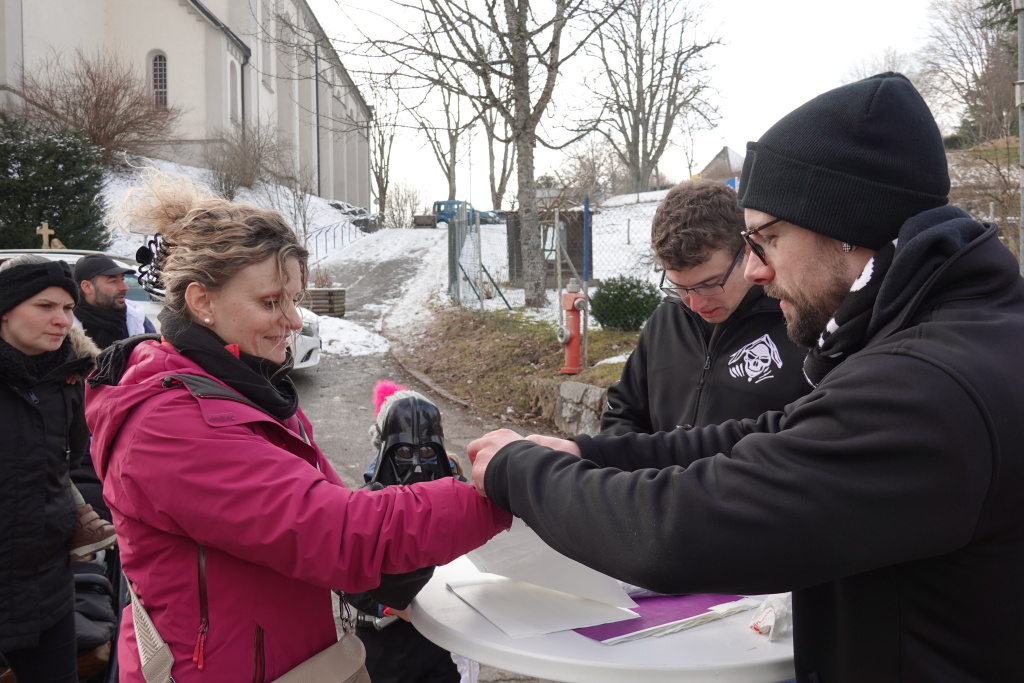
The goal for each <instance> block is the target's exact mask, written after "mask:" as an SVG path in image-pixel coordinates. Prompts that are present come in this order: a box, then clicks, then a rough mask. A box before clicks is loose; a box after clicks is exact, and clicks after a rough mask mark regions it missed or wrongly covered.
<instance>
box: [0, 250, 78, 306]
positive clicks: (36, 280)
mask: <svg viewBox="0 0 1024 683" xmlns="http://www.w3.org/2000/svg"><path fill="white" fill-rule="evenodd" d="M47 287H63V288H64V289H66V290H67V292H68V294H70V295H71V298H72V299H74V300H75V304H76V305H77V304H78V283H77V282H75V278H74V277H72V275H71V267H70V266H69V265H68V264H67V263H65V262H64V261H47V262H46V263H20V264H18V265H16V266H8V267H7V268H4V269H3V270H0V315H3V314H4V313H6V312H7V311H9V310H11V309H12V308H14V307H15V306H17V305H18V304H20V303H21V302H22V301H24V300H25V299H27V298H29V297H30V296H34V295H36V294H38V293H39V292H41V291H43V290H44V289H46V288H47Z"/></svg>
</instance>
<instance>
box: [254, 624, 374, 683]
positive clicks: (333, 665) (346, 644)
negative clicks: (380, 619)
mask: <svg viewBox="0 0 1024 683" xmlns="http://www.w3.org/2000/svg"><path fill="white" fill-rule="evenodd" d="M365 662H366V650H365V649H364V648H363V643H362V641H361V640H359V638H357V637H356V634H354V633H342V634H341V639H340V640H339V641H338V642H336V643H335V644H334V645H331V646H330V647H328V648H327V649H326V650H322V651H320V652H319V653H317V654H315V655H313V656H312V657H310V658H309V659H307V660H306V661H304V662H303V663H302V664H299V665H298V666H297V667H295V668H294V669H292V670H291V671H289V672H288V673H286V674H285V675H283V676H281V677H279V678H275V679H274V680H273V681H271V683H370V674H369V673H367V671H366V665H365Z"/></svg>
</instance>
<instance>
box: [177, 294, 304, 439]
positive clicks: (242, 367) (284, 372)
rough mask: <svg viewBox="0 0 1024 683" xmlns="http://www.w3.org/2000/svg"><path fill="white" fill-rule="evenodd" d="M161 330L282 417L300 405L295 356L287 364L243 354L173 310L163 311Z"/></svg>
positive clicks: (187, 354) (192, 356)
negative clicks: (236, 353)
mask: <svg viewBox="0 0 1024 683" xmlns="http://www.w3.org/2000/svg"><path fill="white" fill-rule="evenodd" d="M160 325H161V327H160V332H161V334H163V336H164V339H166V340H167V341H168V342H170V343H171V345H173V346H174V348H176V349H177V350H178V351H179V352H180V353H181V355H183V356H185V357H186V358H189V359H191V360H193V361H195V362H196V363H198V364H199V366H200V367H202V368H203V370H206V371H207V372H208V373H210V374H211V375H213V376H214V377H216V378H217V379H219V380H220V381H222V382H224V383H225V384H227V385H228V386H229V387H231V388H232V389H234V390H235V391H237V392H238V393H240V394H242V395H243V396H245V397H246V398H247V399H249V400H250V401H252V402H253V403H255V404H256V405H258V406H259V407H260V408H262V409H263V410H265V411H267V412H268V413H269V414H271V415H273V416H274V417H276V418H277V419H279V420H286V419H288V418H290V417H291V416H292V415H294V414H295V411H296V410H297V409H298V407H299V395H298V391H296V389H295V384H294V383H293V382H292V379H291V377H289V376H288V371H289V370H290V369H291V363H292V359H291V357H290V356H289V357H288V360H287V361H285V363H284V365H281V364H278V363H275V362H273V361H270V360H267V359H266V358H259V357H257V356H251V355H249V354H247V353H244V352H240V353H239V357H238V358H235V356H234V355H233V354H232V353H231V352H230V351H228V350H227V349H225V348H224V347H225V346H226V344H225V342H224V340H223V339H221V338H220V337H218V336H217V335H216V334H214V333H213V331H212V330H210V329H208V328H206V327H203V326H202V325H196V324H195V323H193V322H192V321H191V320H187V319H184V318H182V317H181V316H178V315H175V314H174V313H172V312H171V311H170V309H166V308H165V309H164V310H163V311H161V312H160Z"/></svg>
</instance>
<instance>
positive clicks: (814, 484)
mask: <svg viewBox="0 0 1024 683" xmlns="http://www.w3.org/2000/svg"><path fill="white" fill-rule="evenodd" d="M935 396H941V397H942V400H940V401H936V400H931V398H930V397H935ZM954 424H955V425H956V429H949V428H948V426H949V425H954ZM908 425H913V426H914V428H913V429H908ZM744 432H746V433H745V435H744ZM741 435H742V438H737V437H740V436H741ZM578 443H580V445H581V447H582V448H583V450H584V453H585V455H586V456H588V457H590V458H592V459H586V458H583V459H581V458H576V457H574V456H572V455H570V454H567V453H560V452H557V451H552V450H550V449H546V448H543V447H541V446H537V445H535V444H533V443H532V442H515V443H512V444H509V445H508V446H506V447H505V448H503V449H502V450H501V451H499V453H498V454H497V455H496V456H495V457H494V459H493V460H492V461H491V462H490V464H489V466H488V468H487V472H486V475H485V488H486V492H487V495H488V497H489V498H490V499H491V500H492V501H493V502H494V503H496V504H497V505H499V506H500V507H502V508H504V509H506V510H508V511H509V512H511V513H512V514H514V515H516V516H518V517H521V518H522V519H523V520H524V521H525V522H526V523H527V524H528V525H529V526H530V527H531V528H532V529H534V530H535V531H536V532H537V534H538V535H540V537H541V538H542V539H544V541H545V542H547V543H548V544H549V545H551V546H552V547H553V548H555V549H556V550H558V551H559V552H561V553H563V554H564V555H567V556H568V557H571V558H573V559H575V560H577V561H579V562H581V563H583V564H586V565H588V566H590V567H593V568H595V569H597V570H598V571H601V572H603V573H605V574H608V575H610V576H613V577H615V578H618V579H621V580H624V581H628V582H629V583H632V584H634V585H638V586H642V587H644V588H649V589H652V590H656V591H659V592H663V593H682V592H725V593H739V594H758V593H772V592H781V591H788V590H796V589H799V588H804V587H808V586H813V585H818V584H820V583H822V582H824V581H828V580H831V579H835V578H836V577H839V576H848V575H852V574H857V573H859V572H862V571H867V570H870V569H873V568H879V567H883V566H889V565H891V564H894V563H898V562H906V561H911V560H914V559H917V558H922V557H928V556H931V555H934V554H938V553H941V552H947V551H949V550H951V549H954V548H958V547H961V546H962V545H963V544H965V543H966V542H967V541H968V540H969V539H970V537H971V534H972V533H973V531H974V527H975V525H976V524H977V520H978V518H979V515H980V512H981V508H982V504H983V502H984V499H985V495H986V491H987V487H988V484H989V481H990V478H991V474H992V466H993V463H992V460H991V458H990V457H989V458H986V457H970V458H965V457H964V454H965V453H977V452H979V444H984V445H985V446H982V449H981V452H985V450H984V449H985V447H987V445H988V444H990V443H991V442H990V438H989V435H988V433H987V431H986V424H985V420H984V418H983V415H982V412H981V409H980V406H979V405H978V404H977V403H976V402H975V401H974V400H973V397H972V396H971V395H970V394H969V393H968V392H966V391H964V388H963V386H962V385H961V384H960V383H959V382H958V381H957V379H956V378H954V377H952V376H950V375H949V374H947V373H946V372H945V371H944V370H943V369H942V368H940V367H938V366H936V365H933V364H931V363H929V362H927V361H923V360H920V359H917V358H907V357H899V356H896V355H893V354H872V355H870V356H869V357H865V358H862V359H860V360H859V361H855V360H854V359H851V360H849V361H847V362H846V363H843V364H842V365H841V366H840V367H839V368H837V369H836V370H834V371H833V372H832V374H830V375H829V377H828V378H827V379H826V381H825V382H823V383H822V384H821V386H820V387H819V388H818V389H817V390H815V391H814V392H813V393H811V394H810V395H808V396H807V397H805V398H804V399H801V400H800V401H797V402H795V403H793V404H791V405H790V406H788V407H787V409H786V414H785V415H778V414H775V415H773V414H767V415H765V416H762V418H760V419H759V420H758V421H743V422H730V423H726V424H724V425H721V426H717V427H707V428H703V429H694V430H692V431H683V430H675V431H673V432H669V433H659V434H653V435H640V434H637V435H628V436H623V437H600V438H595V439H593V440H587V439H578ZM613 463H614V464H619V465H622V466H623V467H621V468H620V467H615V466H613ZM896 492H898V493H896Z"/></svg>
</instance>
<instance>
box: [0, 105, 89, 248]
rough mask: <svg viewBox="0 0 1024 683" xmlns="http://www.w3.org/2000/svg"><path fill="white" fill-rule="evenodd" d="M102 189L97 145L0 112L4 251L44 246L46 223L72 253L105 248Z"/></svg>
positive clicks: (0, 202) (0, 214)
mask: <svg viewBox="0 0 1024 683" xmlns="http://www.w3.org/2000/svg"><path fill="white" fill-rule="evenodd" d="M102 190H103V165H102V162H101V151H100V150H99V149H98V148H97V147H94V146H93V145H91V144H89V143H88V142H86V140H85V138H83V137H82V136H81V135H80V134H78V133H74V132H64V133H47V132H43V131H41V130H38V129H35V128H32V127H31V126H29V125H28V124H26V123H25V122H24V121H23V120H21V119H18V118H15V117H12V116H9V115H7V114H5V113H3V112H0V248H2V249H38V248H40V247H41V246H42V239H41V238H40V236H39V235H38V234H37V233H36V228H37V227H38V226H40V225H41V224H42V223H43V222H44V221H45V222H47V223H49V227H50V229H51V230H53V231H54V233H55V234H54V237H56V238H57V239H59V240H60V241H61V242H62V243H63V244H64V246H65V247H67V248H68V249H98V250H105V249H106V248H107V246H108V245H109V238H108V235H107V230H106V228H105V227H104V225H103V209H102V206H101V204H100V200H101V192H102Z"/></svg>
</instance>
